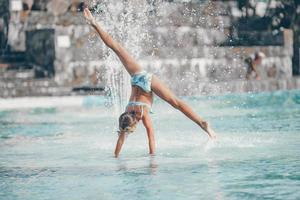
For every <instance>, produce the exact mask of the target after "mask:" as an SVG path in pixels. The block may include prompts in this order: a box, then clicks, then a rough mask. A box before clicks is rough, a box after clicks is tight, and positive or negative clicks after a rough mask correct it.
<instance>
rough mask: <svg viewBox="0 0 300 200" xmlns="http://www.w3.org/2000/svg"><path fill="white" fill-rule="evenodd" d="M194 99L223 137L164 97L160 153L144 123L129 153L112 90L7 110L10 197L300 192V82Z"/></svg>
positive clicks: (1, 125) (1, 150)
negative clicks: (77, 102)
mask: <svg viewBox="0 0 300 200" xmlns="http://www.w3.org/2000/svg"><path fill="white" fill-rule="evenodd" d="M184 100H185V101H187V102H188V103H189V104H190V105H192V106H193V108H194V109H195V110H196V111H197V112H198V113H199V114H200V115H201V116H203V117H204V118H206V119H208V120H209V121H210V122H211V123H212V124H213V127H214V128H215V130H216V132H217V133H218V135H219V138H218V140H217V141H215V142H211V141H208V139H207V137H206V135H205V134H204V133H203V131H201V130H200V129H199V128H198V127H197V126H196V125H194V124H193V123H192V122H190V121H189V120H188V119H186V118H185V116H183V115H182V114H181V113H180V112H178V111H176V110H174V109H173V108H172V107H171V106H169V105H167V104H166V103H164V102H162V101H159V100H156V102H155V105H154V112H155V113H154V114H153V115H152V119H153V123H154V126H155V130H156V133H155V134H156V144H157V153H156V155H155V156H152V157H151V156H148V154H147V152H148V149H147V148H148V147H147V140H146V133H145V131H144V129H143V127H141V126H140V127H138V130H137V132H136V133H134V134H133V135H131V136H129V137H128V138H127V141H126V142H125V146H124V149H123V151H122V152H121V157H120V158H119V159H115V158H114V157H113V150H114V145H115V142H116V139H117V134H116V132H115V128H116V116H115V115H113V114H112V108H107V107H105V106H104V103H103V102H104V101H103V98H102V97H84V99H83V103H82V106H70V107H64V108H63V107H61V106H54V107H43V108H30V109H26V108H18V109H9V110H1V111H0V136H1V138H0V199H3V200H11V199H14V200H18V199H20V200H21V199H22V200H27V199H28V200H32V199H72V200H76V199H175V200H176V199H300V190H299V189H300V91H299V90H295V91H284V92H275V93H260V94H239V95H226V96H214V97H185V98H184ZM31 101H32V104H33V105H34V104H35V101H36V100H35V99H32V100H31ZM99 102H100V103H99ZM101 102H102V103H101Z"/></svg>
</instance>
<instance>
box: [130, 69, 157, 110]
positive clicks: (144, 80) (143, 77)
mask: <svg viewBox="0 0 300 200" xmlns="http://www.w3.org/2000/svg"><path fill="white" fill-rule="evenodd" d="M151 80H152V74H151V73H147V72H146V71H141V72H139V73H136V74H133V75H132V77H131V85H135V86H138V87H140V88H141V89H142V90H144V91H145V92H146V93H150V92H151ZM129 106H141V108H142V114H141V115H142V116H143V112H144V109H143V107H144V106H146V107H147V108H148V109H149V111H150V113H152V108H151V105H149V104H147V103H145V102H141V101H129V102H128V104H127V107H126V109H127V108H128V107H129Z"/></svg>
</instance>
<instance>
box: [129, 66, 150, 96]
mask: <svg viewBox="0 0 300 200" xmlns="http://www.w3.org/2000/svg"><path fill="white" fill-rule="evenodd" d="M151 80H152V74H150V73H147V72H146V71H141V72H139V73H136V74H133V75H132V77H131V85H136V86H139V87H140V88H142V89H143V90H144V91H145V92H147V93H149V92H151Z"/></svg>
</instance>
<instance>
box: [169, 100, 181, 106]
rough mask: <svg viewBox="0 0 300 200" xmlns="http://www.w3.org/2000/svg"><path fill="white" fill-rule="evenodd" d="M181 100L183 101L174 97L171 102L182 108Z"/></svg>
mask: <svg viewBox="0 0 300 200" xmlns="http://www.w3.org/2000/svg"><path fill="white" fill-rule="evenodd" d="M180 102H181V101H180V99H178V98H176V97H174V98H172V99H171V100H170V102H169V103H170V104H171V105H172V106H173V107H174V108H176V109H179V108H180Z"/></svg>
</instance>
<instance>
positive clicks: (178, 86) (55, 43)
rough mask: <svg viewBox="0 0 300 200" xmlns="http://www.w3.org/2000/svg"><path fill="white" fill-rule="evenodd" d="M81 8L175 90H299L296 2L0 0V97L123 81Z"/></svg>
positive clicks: (85, 90)
mask: <svg viewBox="0 0 300 200" xmlns="http://www.w3.org/2000/svg"><path fill="white" fill-rule="evenodd" d="M85 6H88V7H89V8H90V9H91V10H92V12H93V13H94V14H95V16H97V20H98V21H99V22H100V23H101V24H102V25H103V26H104V27H105V29H106V30H107V31H108V32H109V33H110V34H112V35H113V37H114V38H115V39H117V40H118V41H120V42H121V43H122V44H123V45H124V46H125V47H126V48H127V49H128V51H129V52H130V53H131V54H133V55H134V57H135V58H136V59H138V60H139V62H140V63H141V65H142V66H143V68H145V69H147V70H149V71H151V72H153V73H155V74H157V75H159V76H160V77H161V78H162V79H163V80H164V82H166V83H167V84H168V85H169V87H171V89H173V90H174V91H175V92H176V94H178V95H203V94H209V95H211V94H224V93H232V92H259V91H273V90H286V89H294V88H300V79H299V78H298V76H299V73H300V61H299V55H300V53H299V47H300V37H299V32H300V29H299V26H300V17H299V14H300V2H299V1H297V0H286V1H279V0H239V1H233V0H227V1H218V0H214V1H213V0H194V1H192V0H190V1H187V0H123V1H109V0H98V1H96V0H90V1H81V0H0V97H2V98H8V97H22V96H62V95H76V94H80V95H81V94H104V93H106V92H107V91H110V90H109V89H107V88H111V87H112V85H115V84H116V83H118V84H120V85H122V84H127V83H125V82H124V81H120V80H125V81H128V78H127V79H121V78H120V77H121V75H120V74H122V73H123V72H122V70H121V68H122V67H120V63H119V61H118V59H117V58H116V57H115V56H114V55H113V53H112V51H110V50H108V49H107V48H106V47H105V46H104V45H103V43H102V42H101V41H100V40H99V38H98V37H97V35H96V34H95V32H94V31H93V30H92V29H91V28H90V27H89V25H87V24H86V22H85V20H84V18H83V16H82V11H83V8H84V7H85ZM258 52H259V53H262V54H261V55H263V58H262V61H261V62H260V63H258V64H257V66H256V69H257V71H256V73H257V74H259V78H257V77H256V75H255V74H256V73H255V72H254V71H253V70H252V71H251V67H250V72H251V74H250V75H251V76H249V77H248V78H247V79H246V75H247V73H248V72H249V62H248V61H249V59H250V60H252V61H253V60H255V56H254V55H255V53H258ZM252 72H253V73H252ZM128 85H129V83H128Z"/></svg>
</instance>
